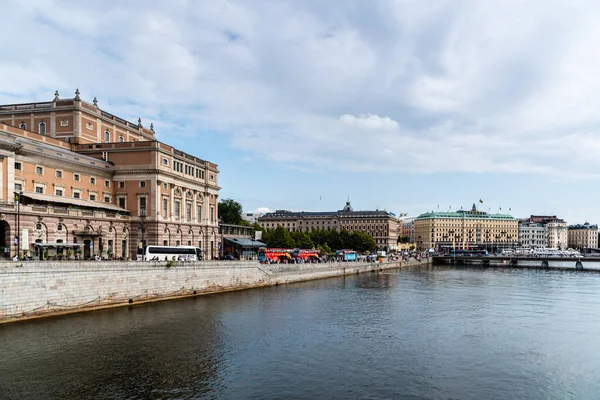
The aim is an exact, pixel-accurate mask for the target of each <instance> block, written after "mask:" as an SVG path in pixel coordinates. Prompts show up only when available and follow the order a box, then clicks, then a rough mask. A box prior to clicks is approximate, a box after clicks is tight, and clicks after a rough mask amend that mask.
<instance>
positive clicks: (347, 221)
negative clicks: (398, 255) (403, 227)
mask: <svg viewBox="0 0 600 400" xmlns="http://www.w3.org/2000/svg"><path fill="white" fill-rule="evenodd" d="M258 223H259V225H260V226H261V227H263V228H265V229H275V228H277V227H283V228H285V229H287V230H288V231H291V232H294V231H300V232H310V231H314V230H318V229H335V230H336V231H338V232H341V231H342V230H346V231H349V232H354V231H361V232H365V233H367V234H369V235H371V237H373V239H374V240H375V243H376V245H377V248H378V249H380V250H387V251H396V250H397V249H398V234H399V222H398V218H396V216H394V215H393V214H392V213H389V212H387V211H354V210H353V208H352V206H351V205H350V202H349V201H348V202H346V205H345V206H344V208H343V209H341V210H338V211H316V212H309V211H300V212H292V211H287V210H277V211H274V212H270V213H266V214H265V215H263V216H261V217H259V218H258Z"/></svg>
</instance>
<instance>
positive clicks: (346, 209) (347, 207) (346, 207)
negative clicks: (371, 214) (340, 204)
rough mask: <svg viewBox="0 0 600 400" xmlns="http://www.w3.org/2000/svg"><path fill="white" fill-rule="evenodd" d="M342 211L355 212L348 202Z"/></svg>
mask: <svg viewBox="0 0 600 400" xmlns="http://www.w3.org/2000/svg"><path fill="white" fill-rule="evenodd" d="M342 211H354V209H353V208H352V206H351V205H350V202H349V201H347V202H346V205H345V206H344V208H343V209H342Z"/></svg>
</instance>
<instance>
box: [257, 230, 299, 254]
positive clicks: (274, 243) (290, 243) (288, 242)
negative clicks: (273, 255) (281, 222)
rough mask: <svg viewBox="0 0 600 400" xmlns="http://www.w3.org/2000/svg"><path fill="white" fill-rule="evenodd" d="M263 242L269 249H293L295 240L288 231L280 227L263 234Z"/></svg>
mask: <svg viewBox="0 0 600 400" xmlns="http://www.w3.org/2000/svg"><path fill="white" fill-rule="evenodd" d="M263 241H264V242H265V243H267V245H268V246H269V247H282V248H286V249H291V248H293V247H294V240H293V239H292V236H291V235H290V232H288V231H287V229H285V228H283V227H281V226H278V227H277V228H275V229H269V230H268V231H266V232H264V233H263Z"/></svg>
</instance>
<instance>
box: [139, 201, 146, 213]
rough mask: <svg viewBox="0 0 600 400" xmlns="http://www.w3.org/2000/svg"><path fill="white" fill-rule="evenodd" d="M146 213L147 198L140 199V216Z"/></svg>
mask: <svg viewBox="0 0 600 400" xmlns="http://www.w3.org/2000/svg"><path fill="white" fill-rule="evenodd" d="M145 212H146V197H140V214H142V213H145Z"/></svg>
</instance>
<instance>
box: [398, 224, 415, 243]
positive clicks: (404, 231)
mask: <svg viewBox="0 0 600 400" xmlns="http://www.w3.org/2000/svg"><path fill="white" fill-rule="evenodd" d="M400 228H401V229H400V237H408V238H410V240H409V242H410V243H414V242H415V218H403V219H401V220H400Z"/></svg>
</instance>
